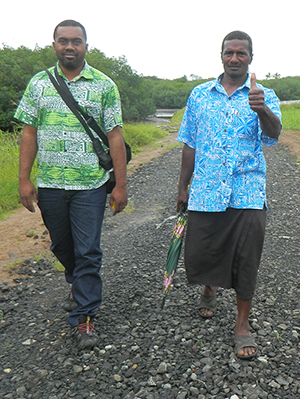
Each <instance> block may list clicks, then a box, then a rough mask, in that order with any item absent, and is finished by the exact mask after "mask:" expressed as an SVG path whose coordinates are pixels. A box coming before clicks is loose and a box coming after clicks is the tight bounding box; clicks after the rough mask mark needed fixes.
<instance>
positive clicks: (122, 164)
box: [107, 126, 127, 187]
mask: <svg viewBox="0 0 300 399" xmlns="http://www.w3.org/2000/svg"><path fill="white" fill-rule="evenodd" d="M107 137H108V141H109V148H110V155H111V157H112V160H113V165H114V173H115V177H116V186H120V187H122V186H126V184H127V175H126V164H127V163H126V150H125V144H124V139H123V135H122V130H121V128H120V127H119V126H117V127H116V128H115V129H113V130H112V131H111V132H109V133H108V135H107Z"/></svg>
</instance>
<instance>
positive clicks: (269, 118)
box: [257, 106, 281, 139]
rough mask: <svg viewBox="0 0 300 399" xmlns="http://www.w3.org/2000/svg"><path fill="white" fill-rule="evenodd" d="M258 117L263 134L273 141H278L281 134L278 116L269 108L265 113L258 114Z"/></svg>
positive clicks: (266, 108)
mask: <svg viewBox="0 0 300 399" xmlns="http://www.w3.org/2000/svg"><path fill="white" fill-rule="evenodd" d="M257 115H258V118H259V122H260V126H261V130H262V131H263V133H264V134H265V135H266V136H268V137H271V138H272V139H277V138H278V137H279V135H280V132H281V122H280V119H279V118H278V116H277V115H275V114H274V113H273V112H272V111H271V110H270V108H269V107H267V106H266V107H265V109H264V111H261V112H257Z"/></svg>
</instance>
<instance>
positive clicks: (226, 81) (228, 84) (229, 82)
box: [221, 73, 248, 96]
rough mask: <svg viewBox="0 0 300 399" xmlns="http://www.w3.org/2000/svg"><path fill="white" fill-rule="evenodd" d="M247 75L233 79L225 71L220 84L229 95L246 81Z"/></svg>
mask: <svg viewBox="0 0 300 399" xmlns="http://www.w3.org/2000/svg"><path fill="white" fill-rule="evenodd" d="M247 76H248V75H246V76H241V77H238V78H236V79H235V78H232V77H231V76H228V75H227V74H226V73H225V74H224V76H223V77H222V79H221V85H222V86H223V87H224V89H225V90H226V93H227V94H228V95H229V96H230V94H232V93H233V92H234V91H235V90H236V89H238V88H239V87H241V86H242V85H243V84H244V83H245V82H246V80H247Z"/></svg>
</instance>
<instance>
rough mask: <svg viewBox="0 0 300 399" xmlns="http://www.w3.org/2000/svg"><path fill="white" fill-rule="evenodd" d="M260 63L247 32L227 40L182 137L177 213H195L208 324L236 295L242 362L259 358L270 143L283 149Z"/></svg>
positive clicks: (195, 278) (188, 252)
mask: <svg viewBox="0 0 300 399" xmlns="http://www.w3.org/2000/svg"><path fill="white" fill-rule="evenodd" d="M252 57H253V55H252V40H251V38H250V37H249V36H248V35H247V34H246V33H244V32H240V31H234V32H231V33H230V34H228V35H227V36H226V37H225V38H224V40H223V43H222V52H221V59H222V63H223V66H224V73H223V74H222V75H221V76H220V77H219V78H218V79H216V80H213V81H210V82H207V83H204V84H202V85H199V86H197V87H196V88H194V90H193V91H192V93H191V95H190V97H189V99H188V102H187V106H186V110H185V114H184V117H183V120H182V125H181V128H180V132H179V136H178V140H179V141H181V142H182V143H184V147H183V152H182V166H181V174H180V181H179V191H178V203H177V207H178V209H179V208H180V207H181V206H182V205H185V206H187V207H188V210H189V222H188V228H187V235H186V245H185V265H186V272H187V278H188V282H189V284H197V285H204V286H205V287H204V291H203V294H202V295H201V298H200V307H199V309H200V315H201V316H202V317H205V318H207V317H212V316H213V315H214V313H215V311H216V287H223V288H234V289H235V291H236V295H237V307H238V317H237V321H236V325H235V353H236V355H237V356H238V357H239V358H242V359H250V358H252V357H254V356H255V355H256V344H255V342H254V339H253V337H252V336H251V334H250V331H249V322H248V318H249V312H250V309H251V301H252V297H253V295H254V291H255V286H256V277H257V271H258V266H259V262H260V257H261V252H262V247H263V241H264V234H265V222H266V207H267V205H266V191H265V186H266V162H265V158H264V155H263V150H262V144H265V145H266V146H271V145H273V144H275V143H276V142H277V140H278V137H279V134H280V131H281V122H280V121H281V113H280V106H279V100H278V98H277V97H276V95H275V93H274V92H273V91H272V90H270V89H266V88H264V87H263V86H261V85H260V84H257V83H256V77H255V74H252V75H251V76H249V74H248V67H249V65H250V64H251V61H252ZM192 176H193V179H192V182H191V186H190V187H189V184H190V180H191V178H192Z"/></svg>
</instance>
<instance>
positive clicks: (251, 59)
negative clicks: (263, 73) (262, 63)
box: [249, 54, 253, 65]
mask: <svg viewBox="0 0 300 399" xmlns="http://www.w3.org/2000/svg"><path fill="white" fill-rule="evenodd" d="M252 61H253V54H251V58H250V62H249V65H250V64H251V62H252Z"/></svg>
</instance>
